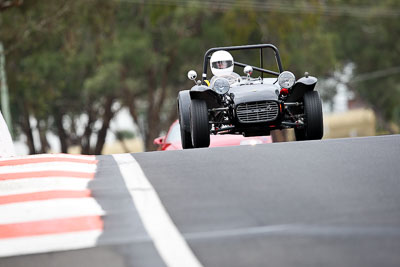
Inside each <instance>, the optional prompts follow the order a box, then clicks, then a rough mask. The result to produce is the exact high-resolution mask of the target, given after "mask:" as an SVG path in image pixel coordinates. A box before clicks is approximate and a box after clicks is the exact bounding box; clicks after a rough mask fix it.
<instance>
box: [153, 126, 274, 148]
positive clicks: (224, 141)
mask: <svg viewBox="0 0 400 267" xmlns="http://www.w3.org/2000/svg"><path fill="white" fill-rule="evenodd" d="M267 143H272V139H271V136H257V137H244V136H242V135H234V134H224V135H211V136H210V147H219V146H239V145H257V144H267ZM154 144H155V145H158V146H159V147H158V149H157V150H180V149H182V144H181V132H180V127H179V122H178V120H176V121H175V122H174V123H172V125H171V127H169V130H168V133H167V135H165V136H160V137H158V138H156V139H154Z"/></svg>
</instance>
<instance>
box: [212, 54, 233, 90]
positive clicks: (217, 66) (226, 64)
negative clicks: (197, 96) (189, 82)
mask: <svg viewBox="0 0 400 267" xmlns="http://www.w3.org/2000/svg"><path fill="white" fill-rule="evenodd" d="M233 66H234V62H233V57H232V55H231V54H230V53H229V52H227V51H225V50H219V51H217V52H214V53H213V54H212V56H211V59H210V67H211V72H212V73H213V74H214V77H212V79H211V84H212V83H213V82H214V81H215V79H216V78H218V77H223V78H226V79H228V81H229V83H230V84H231V85H232V84H234V83H236V82H238V79H240V76H239V74H237V73H234V72H233Z"/></svg>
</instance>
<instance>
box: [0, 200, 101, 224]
mask: <svg viewBox="0 0 400 267" xmlns="http://www.w3.org/2000/svg"><path fill="white" fill-rule="evenodd" d="M104 214H105V212H104V210H103V209H102V208H101V207H100V205H99V204H98V203H97V201H96V200H94V199H93V198H89V197H86V198H76V199H71V198H69V199H50V200H41V201H31V202H19V203H12V204H4V205H0V224H12V223H21V222H31V221H40V220H51V219H59V218H67V217H79V216H91V215H104Z"/></svg>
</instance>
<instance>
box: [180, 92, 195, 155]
mask: <svg viewBox="0 0 400 267" xmlns="http://www.w3.org/2000/svg"><path fill="white" fill-rule="evenodd" d="M190 102H191V99H190V94H189V90H185V91H180V92H179V94H178V118H179V125H180V129H181V141H182V148H183V149H188V148H193V145H192V135H191V134H190Z"/></svg>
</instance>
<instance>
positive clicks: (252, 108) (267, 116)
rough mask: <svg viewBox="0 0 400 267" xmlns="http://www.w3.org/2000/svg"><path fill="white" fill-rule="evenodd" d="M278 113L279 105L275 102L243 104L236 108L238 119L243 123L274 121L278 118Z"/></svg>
mask: <svg viewBox="0 0 400 267" xmlns="http://www.w3.org/2000/svg"><path fill="white" fill-rule="evenodd" d="M278 112H279V107H278V103H277V102H275V101H262V102H261V101H260V102H251V103H243V104H239V105H238V106H237V108H236V114H237V117H238V119H239V122H242V123H254V122H267V121H273V120H275V119H276V118H277V117H278Z"/></svg>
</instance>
